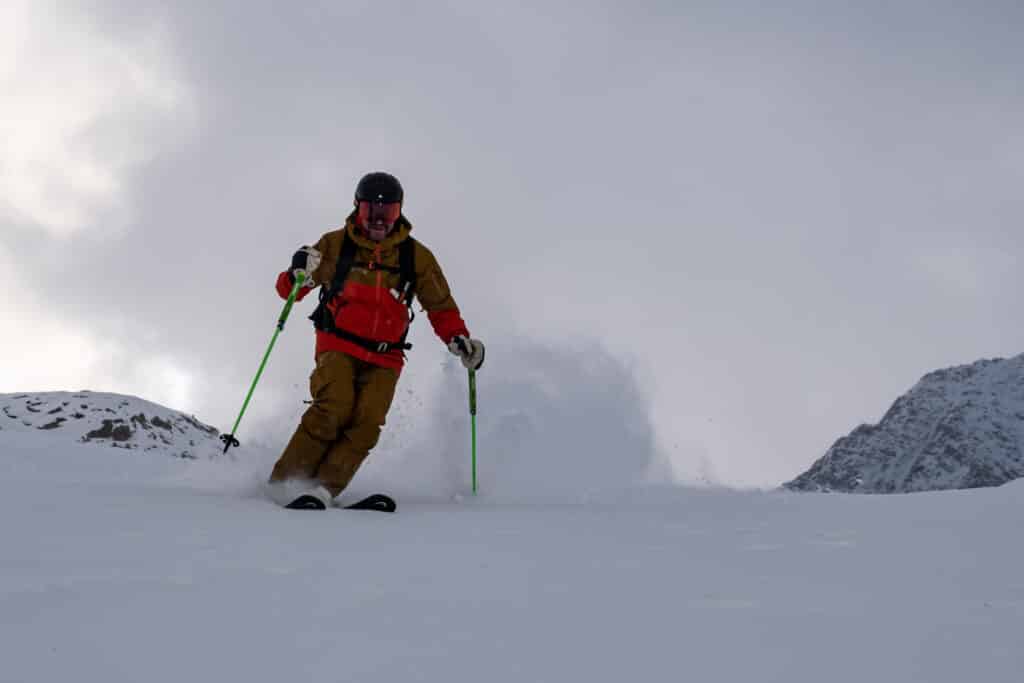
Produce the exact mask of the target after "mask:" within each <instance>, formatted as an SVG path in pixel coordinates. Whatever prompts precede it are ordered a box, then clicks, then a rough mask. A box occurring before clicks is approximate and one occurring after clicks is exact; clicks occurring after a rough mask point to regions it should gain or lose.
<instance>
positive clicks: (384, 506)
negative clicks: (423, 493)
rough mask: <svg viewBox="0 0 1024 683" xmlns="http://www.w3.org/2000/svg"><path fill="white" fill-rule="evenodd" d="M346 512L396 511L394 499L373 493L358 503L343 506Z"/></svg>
mask: <svg viewBox="0 0 1024 683" xmlns="http://www.w3.org/2000/svg"><path fill="white" fill-rule="evenodd" d="M345 509H346V510H375V511H377V512H394V511H396V510H397V509H398V505H397V504H396V503H395V500H394V498H392V497H391V496H385V495H384V494H383V493H375V494H373V495H372V496H367V497H366V498H363V499H362V500H361V501H359V502H358V503H352V504H351V505H346V506H345Z"/></svg>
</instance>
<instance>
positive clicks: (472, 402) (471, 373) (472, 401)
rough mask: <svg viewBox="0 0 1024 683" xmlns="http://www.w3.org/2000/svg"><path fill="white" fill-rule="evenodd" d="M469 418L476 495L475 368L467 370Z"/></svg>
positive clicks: (474, 491) (474, 492)
mask: <svg viewBox="0 0 1024 683" xmlns="http://www.w3.org/2000/svg"><path fill="white" fill-rule="evenodd" d="M469 418H470V421H471V423H472V425H473V427H472V435H473V495H474V496H475V495H476V370H470V371H469Z"/></svg>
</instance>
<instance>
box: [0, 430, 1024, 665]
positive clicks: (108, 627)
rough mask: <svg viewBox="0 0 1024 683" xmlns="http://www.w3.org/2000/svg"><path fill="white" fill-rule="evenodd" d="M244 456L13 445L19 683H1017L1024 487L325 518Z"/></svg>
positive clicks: (10, 584) (0, 565) (9, 620)
mask: <svg viewBox="0 0 1024 683" xmlns="http://www.w3.org/2000/svg"><path fill="white" fill-rule="evenodd" d="M248 455H249V456H251V460H244V459H239V460H237V461H228V460H223V461H220V462H202V461H199V462H187V461H182V460H179V459H172V458H156V457H139V454H137V453H129V452H123V451H121V450H119V449H99V448H95V447H90V446H88V445H73V444H68V443H67V442H66V440H65V441H62V440H60V439H59V438H58V436H57V435H50V434H46V433H11V432H0V519H2V520H3V523H2V529H3V532H2V536H3V538H2V547H3V553H2V554H0V644H2V645H0V650H2V652H3V657H2V666H0V681H5V682H6V681H11V682H13V681H19V682H20V681H56V680H102V681H139V680H145V681H153V682H163V681H167V682H174V683H180V682H181V681H183V680H237V681H248V682H256V681H274V682H278V681H282V680H340V681H345V680H353V681H354V680H375V681H396V682H397V681H445V682H453V681H467V682H468V681H473V682H477V681H487V682H488V683H503V682H505V681H508V682H512V681H515V682H516V683H521V682H522V681H560V682H561V681H616V682H617V683H621V681H623V680H636V679H641V678H642V679H645V680H657V681H676V680H699V681H751V680H758V681H798V682H799V681H808V682H810V681H814V682H817V681H820V680H822V679H823V678H824V679H826V680H828V681H830V682H835V681H858V682H859V681H864V680H878V681H929V682H940V683H941V682H944V681H964V680H979V681H1017V680H1020V679H1019V676H1020V671H1021V670H1022V665H1024V655H1022V652H1024V640H1022V638H1024V636H1022V632H1024V629H1022V628H1021V626H1022V624H1024V573H1022V571H1021V570H1022V566H1024V562H1022V560H1024V552H1022V550H1021V545H1020V543H1019V540H1018V539H1019V534H1018V528H1017V527H1018V526H1019V520H1020V519H1021V512H1022V510H1024V502H1022V500H1024V496H1022V494H1024V482H1017V483H1013V484H1009V485H1007V486H1004V487H1002V488H999V489H986V490H974V491H962V492H943V493H926V494H913V495H903V496H893V497H876V496H842V495H815V494H796V493H787V492H767V493H766V492H731V491H724V490H713V489H683V488H672V487H654V488H644V487H643V486H629V487H625V486H624V487H620V488H619V489H618V490H615V491H606V493H605V494H604V495H603V496H601V497H600V498H597V499H593V498H576V499H572V498H569V499H568V500H569V502H562V503H559V502H557V500H556V499H555V498H553V497H550V496H542V497H538V498H534V499H531V498H530V497H529V496H524V497H523V498H521V499H518V500H517V499H514V498H513V497H511V496H509V495H507V492H506V493H495V494H493V495H492V494H490V493H488V492H486V491H485V492H483V493H482V494H481V495H480V496H478V497H476V498H473V497H472V496H467V497H465V498H464V499H463V500H462V502H459V503H454V502H445V498H443V497H441V496H437V497H434V498H433V499H431V498H430V497H427V496H423V497H422V498H421V499H420V500H416V498H415V497H412V499H411V502H410V499H408V498H407V499H403V498H401V497H400V498H399V506H400V507H399V512H398V513H397V514H395V515H387V514H381V513H376V512H348V511H330V512H326V513H310V512H290V511H284V510H281V509H280V508H278V507H276V506H275V505H273V504H272V503H270V502H269V501H267V500H266V499H265V498H264V497H263V496H262V490H261V480H262V477H263V476H265V471H264V470H263V469H262V468H263V466H264V464H265V463H266V462H268V461H272V459H273V454H272V453H264V454H262V455H259V454H254V453H252V452H249V453H248ZM257 456H258V457H257ZM367 486H372V484H367ZM370 490H372V488H362V489H361V490H359V491H354V492H352V494H351V497H352V498H355V497H356V496H358V495H361V494H362V493H366V492H369V491H370Z"/></svg>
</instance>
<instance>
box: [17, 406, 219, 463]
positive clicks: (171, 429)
mask: <svg viewBox="0 0 1024 683" xmlns="http://www.w3.org/2000/svg"><path fill="white" fill-rule="evenodd" d="M0 430H3V431H9V432H32V431H36V430H39V431H46V432H49V433H51V434H61V435H65V436H66V437H67V438H68V440H69V441H73V442H82V443H90V444H97V445H103V446H107V447H114V448H124V449H128V450H139V451H146V452H155V453H161V454H165V455H170V456H173V457H177V458H189V459H195V458H206V457H213V456H216V455H217V454H218V453H219V452H220V440H219V439H218V438H217V437H218V431H217V430H216V429H215V428H213V427H211V426H209V425H206V424H203V423H202V422H200V421H199V420H197V419H196V418H195V417H192V416H189V415H185V414H184V413H181V412H178V411H175V410H171V409H169V408H165V407H164V406H161V405H158V404H156V403H150V402H149V401H144V400H142V399H140V398H136V397H134V396H125V395H122V394H109V393H101V392H92V391H78V392H67V391H53V392H38V393H18V394H0Z"/></svg>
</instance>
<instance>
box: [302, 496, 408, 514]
mask: <svg viewBox="0 0 1024 683" xmlns="http://www.w3.org/2000/svg"><path fill="white" fill-rule="evenodd" d="M285 508H287V509H288V510H326V509H327V506H326V505H324V501H322V500H320V499H319V498H317V497H316V496H313V495H310V494H308V493H307V494H304V495H301V496H299V497H298V498H296V499H295V500H293V501H292V502H290V503H288V504H287V505H285ZM341 509H343V510H374V511H376V512H394V511H395V510H397V509H398V505H397V504H395V499H394V498H392V497H391V496H385V495H384V494H383V493H375V494H373V495H372V496H367V497H366V498H363V499H362V500H361V501H359V502H357V503H352V504H351V505H345V506H342V508H341Z"/></svg>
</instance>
